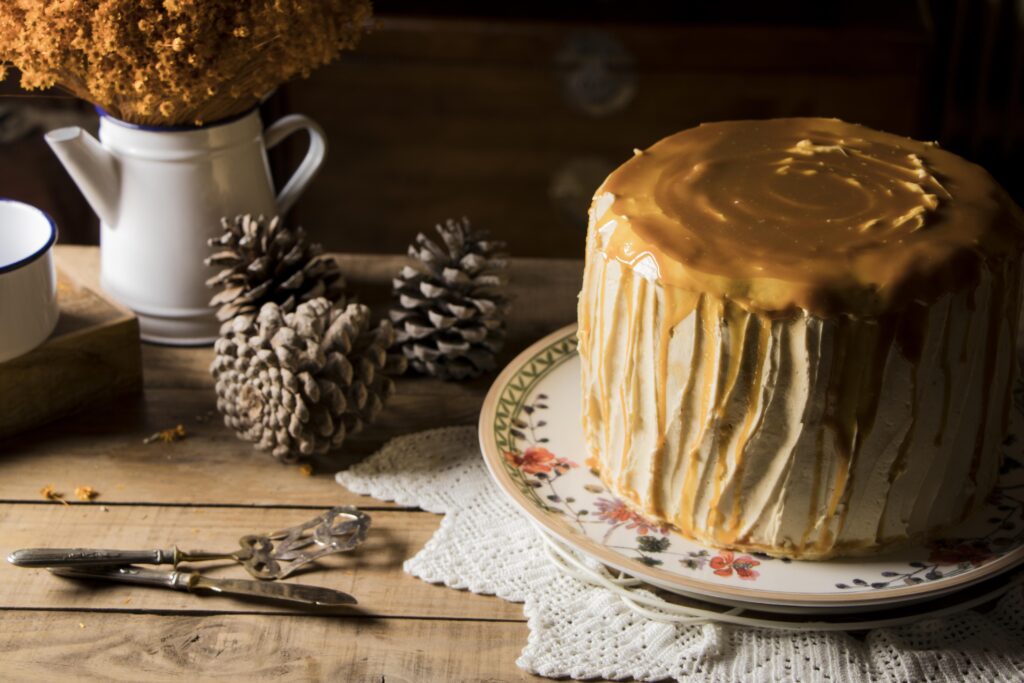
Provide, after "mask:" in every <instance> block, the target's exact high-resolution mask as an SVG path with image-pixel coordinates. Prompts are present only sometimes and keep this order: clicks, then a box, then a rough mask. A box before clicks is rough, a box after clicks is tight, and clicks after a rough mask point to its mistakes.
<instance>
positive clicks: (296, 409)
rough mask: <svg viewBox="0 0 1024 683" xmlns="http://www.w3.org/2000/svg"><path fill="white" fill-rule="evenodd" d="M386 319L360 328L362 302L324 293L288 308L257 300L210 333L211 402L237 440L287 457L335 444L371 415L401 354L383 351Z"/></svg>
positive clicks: (366, 321) (366, 319) (364, 312)
mask: <svg viewBox="0 0 1024 683" xmlns="http://www.w3.org/2000/svg"><path fill="white" fill-rule="evenodd" d="M392 343H394V331H393V330H392V327H391V323H389V322H388V321H387V320H384V321H382V322H381V323H380V325H379V326H378V327H375V328H371V327H370V311H369V309H368V308H367V307H366V306H364V305H362V304H349V305H348V307H347V308H344V309H341V308H338V307H335V306H332V305H331V302H329V301H328V300H327V299H324V298H322V297H321V298H316V299H313V300H312V301H309V302H307V303H302V304H299V305H298V306H297V307H296V309H295V311H294V312H293V313H286V312H285V311H284V309H283V308H282V307H281V306H278V305H277V304H275V303H273V302H271V303H267V304H264V305H263V307H262V308H261V309H260V312H259V315H258V316H256V317H253V316H247V315H242V316H238V317H235V318H233V319H232V320H231V322H230V329H229V330H228V331H227V332H226V333H225V334H224V335H223V336H222V337H221V338H220V339H219V340H217V343H216V345H215V346H214V350H215V352H216V356H215V358H214V360H213V364H212V365H211V366H210V372H211V374H212V375H213V377H214V379H215V380H216V390H217V409H218V410H219V411H220V412H221V413H223V415H224V422H225V424H227V426H228V427H231V428H232V429H233V430H235V432H236V433H237V434H238V436H239V438H242V439H247V440H249V441H253V442H255V443H256V446H257V448H260V449H262V450H267V451H270V452H271V453H272V454H273V455H274V457H276V458H278V459H280V460H283V461H285V462H293V461H295V460H298V459H299V458H300V457H302V456H307V455H310V454H313V453H324V452H326V451H328V450H331V449H334V448H337V447H338V446H340V445H341V443H342V442H343V441H344V440H345V436H346V435H348V434H352V433H355V432H357V431H359V430H360V429H361V428H362V427H363V425H364V424H366V423H368V422H370V421H372V420H373V419H374V417H375V416H376V415H377V413H378V412H379V411H380V409H381V408H382V407H383V404H384V401H385V400H386V399H387V397H388V396H390V395H391V393H392V392H393V391H394V383H393V382H392V381H391V379H390V378H389V377H388V376H387V375H388V374H389V373H397V372H402V371H403V370H404V369H405V359H404V358H402V357H401V356H400V355H398V354H388V352H387V349H388V347H389V346H390V345H391V344H392Z"/></svg>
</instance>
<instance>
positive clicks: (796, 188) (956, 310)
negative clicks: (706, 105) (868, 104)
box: [579, 118, 1024, 559]
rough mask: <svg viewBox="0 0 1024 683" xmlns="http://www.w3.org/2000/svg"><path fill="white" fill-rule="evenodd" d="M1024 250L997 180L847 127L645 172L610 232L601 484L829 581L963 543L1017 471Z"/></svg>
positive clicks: (626, 175) (593, 278)
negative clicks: (943, 544)
mask: <svg viewBox="0 0 1024 683" xmlns="http://www.w3.org/2000/svg"><path fill="white" fill-rule="evenodd" d="M1022 243H1024V227H1022V216H1021V212H1020V210H1019V209H1018V208H1017V207H1016V206H1015V205H1014V204H1013V202H1012V201H1011V200H1009V199H1008V198H1007V196H1006V195H1005V193H1004V192H1003V190H1002V189H1001V188H1000V187H999V186H998V184H997V183H996V182H995V181H994V180H993V179H992V178H991V177H990V176H989V175H988V174H987V173H986V172H985V171H984V170H982V169H981V168H980V167H978V166H976V165H974V164H971V163H969V162H967V161H965V160H964V159H962V158H960V157H958V156H956V155H954V154H951V153H949V152H946V151H944V150H942V149H939V148H938V147H937V146H935V145H934V144H929V143H923V142H917V141H915V140H910V139H907V138H903V137H899V136H896V135H890V134H887V133H882V132H878V131H875V130H872V129H869V128H865V127H862V126H858V125H852V124H849V123H844V122H842V121H839V120H835V119H818V118H794V119H773V120H765V121H729V122H722V123H713V124H705V125H702V126H699V127H697V128H693V129H690V130H686V131H683V132H682V133H678V134H676V135H673V136H671V137H668V138H665V139H664V140H662V141H660V142H658V143H657V144H655V145H654V146H653V147H651V148H650V149H647V150H643V151H640V150H636V151H635V154H634V156H633V157H632V158H631V159H630V160H629V161H627V162H626V163H625V164H623V165H622V166H621V167H620V168H618V169H617V170H616V171H615V172H613V173H612V174H611V175H610V176H609V177H608V179H607V180H605V182H604V184H603V185H602V186H601V187H600V188H599V189H598V191H597V193H596V195H595V197H594V201H593V204H592V206H591V210H590V225H589V230H588V235H587V250H586V272H585V275H584V282H583V290H582V292H581V294H580V301H579V354H580V360H581V363H582V389H583V406H582V408H583V427H584V431H585V434H586V439H587V445H588V448H589V451H590V464H591V465H592V466H593V467H595V468H596V469H597V470H598V471H599V472H600V474H601V477H602V479H603V480H604V482H605V484H606V485H607V486H608V487H609V489H610V490H611V491H612V492H613V493H614V494H616V495H617V496H619V497H620V498H622V499H623V500H624V501H626V502H627V503H628V504H629V505H631V506H632V507H633V508H634V509H635V510H637V511H638V512H640V513H641V514H643V515H645V516H646V517H648V518H651V519H654V520H659V521H661V522H664V523H667V524H670V525H672V526H673V527H674V528H675V529H677V530H678V531H679V532H680V533H682V534H684V535H686V536H689V537H691V538H694V539H697V540H699V541H701V542H703V543H706V544H708V545H712V546H717V547H725V548H735V549H742V550H746V551H762V552H766V553H769V554H772V555H780V556H789V557H795V558H803V559H820V558H827V557H831V556H835V555H846V554H860V553H866V552H871V551H874V550H877V549H879V548H881V547H884V546H887V545H889V544H893V543H897V542H900V541H904V540H906V539H908V538H911V537H916V536H920V535H924V534H927V533H929V532H933V531H935V530H937V529H940V528H942V527H945V526H948V525H951V524H954V523H956V522H958V521H960V520H962V519H963V518H964V517H965V516H966V515H968V514H969V513H970V512H971V511H972V510H974V509H975V508H977V507H978V506H979V504H981V503H982V502H983V501H984V499H985V496H986V495H987V494H988V492H989V491H990V490H991V489H992V487H993V485H994V483H995V480H996V476H997V473H998V470H999V465H1000V458H1001V452H1000V444H1001V441H1002V439H1003V436H1004V434H1005V429H1006V427H1007V420H1008V414H1009V410H1010V405H1011V385H1012V378H1013V377H1014V368H1015V355H1016V354H1015V352H1014V349H1015V340H1016V336H1017V329H1016V328H1017V320H1018V313H1019V304H1020V284H1021V268H1020V266H1021V249H1022Z"/></svg>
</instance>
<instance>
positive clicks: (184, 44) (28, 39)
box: [0, 0, 371, 126]
mask: <svg viewBox="0 0 1024 683" xmlns="http://www.w3.org/2000/svg"><path fill="white" fill-rule="evenodd" d="M370 15H371V4H370V1H369V0H3V2H0V79H2V78H3V77H4V75H5V74H4V71H5V68H6V67H7V66H11V65H13V66H15V67H17V68H18V69H19V70H20V71H21V73H22V76H21V85H22V87H24V88H26V89H30V90H31V89H37V88H50V87H53V86H58V87H62V88H64V89H66V90H68V91H69V92H71V93H72V94H74V95H76V96H78V97H81V98H82V99H85V100H88V101H90V102H92V103H94V104H96V105H98V106H100V107H102V108H103V109H104V110H106V111H107V112H109V113H110V114H111V115H113V116H116V117H117V118H120V119H123V120H125V121H129V122H131V123H138V124H145V125H165V126H166V125H190V124H195V125H199V124H202V123H203V122H204V121H205V122H209V121H215V120H218V119H222V118H226V117H229V116H233V115H235V114H239V113H241V112H243V111H246V110H247V109H249V108H251V107H253V106H254V105H256V104H257V103H258V102H259V101H260V100H261V99H263V98H264V97H266V96H267V95H269V94H270V93H271V92H272V91H273V90H274V89H275V88H276V87H278V86H279V85H280V84H282V83H284V82H285V81H288V80H289V79H291V78H293V77H295V76H300V75H301V76H307V75H309V72H310V71H312V70H313V69H314V68H316V67H318V66H321V65H323V64H326V63H328V62H330V61H331V60H333V59H334V58H335V57H337V55H338V54H339V53H340V52H341V51H342V50H348V49H352V48H354V47H355V46H356V44H357V43H358V41H359V38H360V36H361V35H362V33H363V31H364V30H365V28H366V26H367V25H368V22H369V19H370Z"/></svg>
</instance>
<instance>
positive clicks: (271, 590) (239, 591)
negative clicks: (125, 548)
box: [50, 565, 356, 607]
mask: <svg viewBox="0 0 1024 683" xmlns="http://www.w3.org/2000/svg"><path fill="white" fill-rule="evenodd" d="M50 572H52V573H53V574H56V575H57V576H64V577H68V578H74V579H102V580H107V581H118V582H121V583H132V584H138V585H143V586H159V587H161V588H171V589H173V590H180V591H187V592H189V593H195V594H197V595H204V594H210V593H214V594H220V595H234V596H243V597H257V598H264V599H268V600H279V601H282V602H293V603H298V604H302V605H315V606H319V607H336V606H339V605H354V604H356V599H355V598H354V597H352V596H351V595H349V594H348V593H343V592H342V591H337V590H334V589H332V588H322V587H320V586H310V585H307V584H301V583H274V582H269V581H250V580H246V579H214V578H210V577H208V576H202V575H201V574H199V573H197V572H180V571H160V570H158V569H146V568H144V567H136V566H135V565H127V566H123V567H51V568H50Z"/></svg>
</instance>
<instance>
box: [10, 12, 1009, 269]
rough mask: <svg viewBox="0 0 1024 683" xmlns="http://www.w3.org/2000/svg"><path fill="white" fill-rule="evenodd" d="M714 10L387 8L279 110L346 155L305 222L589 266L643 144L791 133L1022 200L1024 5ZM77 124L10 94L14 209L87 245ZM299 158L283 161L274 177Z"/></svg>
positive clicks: (41, 103) (288, 91) (267, 109)
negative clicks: (981, 178)
mask: <svg viewBox="0 0 1024 683" xmlns="http://www.w3.org/2000/svg"><path fill="white" fill-rule="evenodd" d="M697 4H698V3H670V2H667V1H661V2H658V1H648V2H631V3H627V2H615V1H612V0H605V1H598V2H562V3H541V2H529V1H528V2H521V3H516V4H515V5H508V6H502V7H495V8H486V7H485V8H483V9H481V6H483V3H470V2H448V3H436V2H412V1H411V0H407V1H400V0H398V1H393V2H387V1H386V0H382V1H380V2H378V3H376V11H377V20H376V27H375V29H374V31H373V32H372V33H371V34H370V35H369V36H368V37H367V38H366V39H365V41H364V42H363V44H362V46H361V47H360V49H359V50H358V51H357V52H355V53H352V54H347V55H345V56H344V57H343V58H342V59H341V60H340V61H338V62H337V63H335V64H333V65H331V66H328V67H326V68H323V69H320V70H319V71H316V72H314V74H313V76H312V77H311V78H309V79H308V80H304V81H297V82H294V83H290V84H288V85H287V86H285V87H284V88H282V89H281V90H280V91H279V92H278V93H277V94H276V95H275V96H274V97H273V98H271V100H269V101H268V102H267V103H266V105H265V106H264V117H265V120H267V121H269V120H272V119H273V118H276V117H278V116H280V115H282V114H283V113H286V112H292V111H295V112H302V113H305V114H308V115H310V116H312V117H313V118H315V119H316V120H317V121H319V122H320V123H321V124H322V125H323V126H324V128H325V129H326V131H327V134H328V137H329V141H330V149H329V153H328V158H327V161H326V163H325V165H324V167H323V169H322V170H321V173H320V175H319V176H318V177H317V179H316V180H315V181H314V182H313V184H312V186H311V187H310V188H309V189H308V190H307V192H306V194H305V195H304V196H303V197H302V199H301V200H300V202H299V204H298V206H297V208H296V209H295V210H294V212H293V214H294V215H293V216H292V217H291V219H292V220H293V221H295V222H299V223H301V224H303V225H305V226H306V227H307V228H308V229H309V230H310V232H312V234H313V235H314V236H315V237H316V238H317V239H319V240H321V241H322V242H324V243H325V245H326V246H327V247H328V248H329V249H331V250H337V251H348V252H378V253H389V252H391V253H393V252H402V251H404V249H405V246H406V245H407V244H408V242H409V241H410V240H411V239H412V237H413V236H415V234H416V233H417V232H419V231H421V230H426V229H429V228H430V227H431V226H432V225H433V224H434V223H436V222H438V221H440V220H443V219H444V218H446V217H457V216H461V215H466V216H468V217H470V218H471V219H472V220H473V222H474V223H475V224H476V225H477V226H479V227H485V228H488V229H490V230H491V231H492V233H493V234H495V235H496V236H499V237H501V238H503V239H505V240H507V241H508V242H509V244H510V249H511V251H512V253H514V254H516V255H520V256H552V257H554V256H558V257H573V256H576V257H578V256H580V255H581V253H582V236H583V232H584V229H585V226H586V207H587V204H588V202H589V198H590V196H591V194H592V193H593V191H594V189H595V188H596V187H597V185H598V184H599V183H600V182H601V180H603V178H604V176H605V175H606V174H607V173H608V172H609V171H610V170H612V169H613V168H614V167H615V166H616V165H618V164H619V163H621V162H622V161H623V160H625V159H627V158H628V157H629V155H630V153H631V150H632V149H633V148H634V147H645V146H647V145H650V144H651V143H653V142H654V141H656V140H657V139H659V138H660V137H663V136H664V135H667V134H670V133H673V132H675V131H678V130H681V129H683V128H687V127H689V126H692V125H695V124H697V123H700V122H702V121H711V120H719V119H729V118H745V117H753V118H762V117H772V116H792V115H820V116H837V117H840V118H843V119H847V120H850V121H855V122H859V123H864V124H867V125H869V126H873V127H877V128H882V129H886V130H890V131H892V132H896V133H901V134H905V135H910V136H913V137H918V138H924V139H936V140H939V141H940V143H941V144H943V146H945V147H947V148H949V149H952V150H954V151H957V152H959V153H961V154H963V155H965V156H967V157H968V158H971V159H973V160H975V161H978V162H979V163H982V164H984V165H986V166H987V167H988V168H990V169H991V170H992V172H993V173H994V174H995V175H996V176H997V177H998V178H1000V180H1001V181H1002V182H1003V183H1004V184H1005V185H1006V186H1007V187H1008V189H1010V190H1011V192H1013V193H1014V194H1015V195H1016V196H1017V197H1018V199H1020V198H1021V196H1022V194H1024V180H1022V178H1021V177H1018V176H1024V174H1019V173H1015V172H1014V171H1015V169H1014V168H1013V165H1014V164H1015V163H1016V162H1015V160H1016V159H1017V158H1019V156H1020V155H1021V152H1022V149H1021V148H1022V132H1024V131H1022V128H1024V123H1022V117H1021V113H1022V110H1021V106H1022V100H1024V97H1022V93H1021V88H1020V86H1021V81H1022V78H1024V34H1022V28H1021V26H1024V9H1022V7H1024V6H1021V5H1020V3H1015V2H1012V1H1011V0H991V1H986V2H970V1H969V0H959V1H953V2H945V1H935V0H931V1H928V0H922V1H919V2H914V1H911V0H890V1H889V2H876V1H874V0H866V1H864V2H860V3H820V2H813V3H812V2H781V3H763V2H760V3H755V2H745V1H740V2H722V3H703V4H702V6H700V7H690V6H689V5H697ZM548 5H557V6H555V7H549V6H548ZM677 5H681V6H677ZM837 5H839V6H837ZM67 122H77V123H80V124H82V125H86V126H93V127H94V126H95V115H94V114H92V112H91V109H90V107H89V106H87V105H85V104H83V103H79V102H76V101H75V100H73V99H70V98H66V97H61V96H60V94H59V93H44V94H42V95H38V96H26V95H25V94H23V93H20V92H19V91H18V88H17V86H16V79H12V78H9V79H8V80H7V81H6V82H4V83H0V162H2V163H0V195H2V196H10V197H14V198H17V199H22V200H25V201H29V202H32V203H34V204H36V205H39V206H41V207H43V208H45V209H46V210H48V211H50V212H51V213H52V214H53V215H54V216H55V218H56V219H57V221H58V223H59V225H60V227H61V231H62V241H64V242H66V243H91V242H95V240H96V220H95V218H94V217H93V216H92V213H91V211H90V210H89V209H88V207H87V206H86V205H85V203H84V201H83V200H82V199H81V197H80V195H79V194H78V191H77V190H76V189H75V187H74V186H73V185H72V184H71V182H70V180H69V179H68V178H67V176H66V174H65V173H64V171H63V170H62V169H61V168H60V166H59V165H58V164H57V162H56V160H55V159H54V158H53V157H52V155H51V153H50V152H49V150H48V149H47V148H46V146H45V144H44V143H43V141H42V139H41V134H42V131H44V130H46V129H48V128H53V127H56V126H58V125H64V124H65V123H67ZM303 144H304V141H296V143H295V144H292V145H290V146H289V147H287V148H286V149H283V150H281V151H280V152H279V153H275V154H274V155H273V157H272V161H273V165H274V167H275V172H276V173H279V174H283V173H286V172H287V170H288V169H289V168H290V167H292V166H293V165H294V163H295V162H296V160H297V159H298V158H299V157H300V155H301V153H302V151H303Z"/></svg>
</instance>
